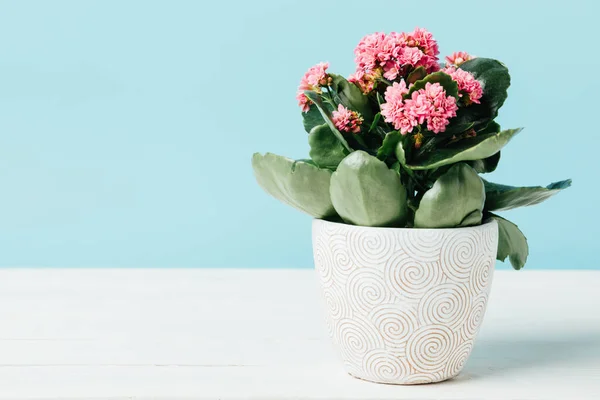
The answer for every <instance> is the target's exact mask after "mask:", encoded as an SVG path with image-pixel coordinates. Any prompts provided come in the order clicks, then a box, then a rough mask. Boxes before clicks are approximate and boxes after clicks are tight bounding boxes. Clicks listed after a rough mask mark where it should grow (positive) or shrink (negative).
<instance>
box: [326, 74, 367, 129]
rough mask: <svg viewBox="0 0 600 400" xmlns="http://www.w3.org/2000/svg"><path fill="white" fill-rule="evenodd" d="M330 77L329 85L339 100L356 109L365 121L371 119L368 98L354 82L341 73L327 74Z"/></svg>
mask: <svg viewBox="0 0 600 400" xmlns="http://www.w3.org/2000/svg"><path fill="white" fill-rule="evenodd" d="M329 76H330V77H331V78H332V83H331V87H332V88H333V90H334V91H335V92H336V94H337V95H338V97H339V99H340V101H341V102H342V104H343V105H344V106H346V107H347V108H349V109H351V110H353V111H358V112H359V113H360V114H361V115H362V116H363V118H364V119H365V120H366V121H371V120H372V119H373V112H372V111H371V107H370V106H369V98H368V97H367V96H366V95H365V94H363V92H362V91H361V90H360V89H359V88H358V86H356V85H355V84H354V83H351V82H348V81H347V80H346V78H344V77H343V76H341V75H335V74H329Z"/></svg>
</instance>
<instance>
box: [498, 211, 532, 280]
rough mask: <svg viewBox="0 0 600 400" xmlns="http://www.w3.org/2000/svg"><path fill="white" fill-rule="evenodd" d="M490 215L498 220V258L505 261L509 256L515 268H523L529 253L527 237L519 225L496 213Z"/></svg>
mask: <svg viewBox="0 0 600 400" xmlns="http://www.w3.org/2000/svg"><path fill="white" fill-rule="evenodd" d="M490 216H491V218H493V219H495V220H496V221H497V222H498V254H497V256H496V258H497V259H498V260H500V261H504V260H506V257H508V259H509V260H510V263H511V265H512V266H513V268H514V269H516V270H519V269H521V268H523V266H525V262H527V256H528V255H529V246H528V245H527V238H526V237H525V235H523V232H521V230H520V229H519V227H518V226H517V225H515V224H513V223H512V222H510V221H509V220H507V219H504V218H502V217H500V216H498V215H495V214H490Z"/></svg>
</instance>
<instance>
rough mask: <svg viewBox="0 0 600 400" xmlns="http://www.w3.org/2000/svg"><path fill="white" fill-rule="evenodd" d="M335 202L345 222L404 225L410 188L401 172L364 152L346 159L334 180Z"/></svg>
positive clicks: (334, 175) (332, 197)
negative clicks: (403, 184) (403, 179)
mask: <svg viewBox="0 0 600 400" xmlns="http://www.w3.org/2000/svg"><path fill="white" fill-rule="evenodd" d="M330 193H331V201H332V202H333V205H334V207H335V210H336V211H337V212H338V214H339V215H340V216H341V217H342V218H343V219H344V221H346V222H348V223H351V224H354V225H361V226H403V225H404V223H405V221H406V216H407V208H406V197H407V193H406V189H405V188H404V186H402V183H401V182H400V176H399V175H398V172H396V171H394V170H393V169H389V168H388V167H387V165H386V164H385V163H384V162H383V161H380V160H378V159H377V158H376V157H373V156H371V155H369V154H367V153H366V152H364V151H355V152H353V153H351V154H350V155H348V156H347V157H346V158H344V159H343V160H342V162H341V163H340V165H339V166H338V168H337V171H335V172H334V173H333V175H332V177H331V189H330Z"/></svg>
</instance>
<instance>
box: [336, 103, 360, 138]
mask: <svg viewBox="0 0 600 400" xmlns="http://www.w3.org/2000/svg"><path fill="white" fill-rule="evenodd" d="M331 116H332V118H331V119H332V120H333V123H334V125H335V127H336V128H338V129H339V130H340V131H342V132H352V133H360V126H361V125H362V123H363V118H362V117H361V115H360V114H359V113H357V112H356V111H352V110H349V109H347V108H346V107H344V106H343V105H341V104H340V105H338V109H337V111H334V112H332V113H331Z"/></svg>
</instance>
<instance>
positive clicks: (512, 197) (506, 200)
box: [483, 179, 571, 211]
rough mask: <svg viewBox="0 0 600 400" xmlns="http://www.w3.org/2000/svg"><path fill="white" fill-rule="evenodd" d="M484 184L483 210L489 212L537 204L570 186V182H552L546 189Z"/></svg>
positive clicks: (485, 182)
mask: <svg viewBox="0 0 600 400" xmlns="http://www.w3.org/2000/svg"><path fill="white" fill-rule="evenodd" d="M483 182H484V184H485V192H486V193H485V195H486V199H485V209H486V210H489V211H502V210H510V209H513V208H517V207H525V206H532V205H535V204H539V203H541V202H543V201H545V200H547V199H549V198H550V197H552V196H554V195H555V194H557V193H558V192H560V191H561V190H563V189H566V188H568V187H570V186H571V180H570V179H567V180H565V181H560V182H554V183H551V184H549V185H548V186H546V187H542V186H525V187H515V186H508V185H500V184H497V183H492V182H487V181H485V180H484V181H483Z"/></svg>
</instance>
